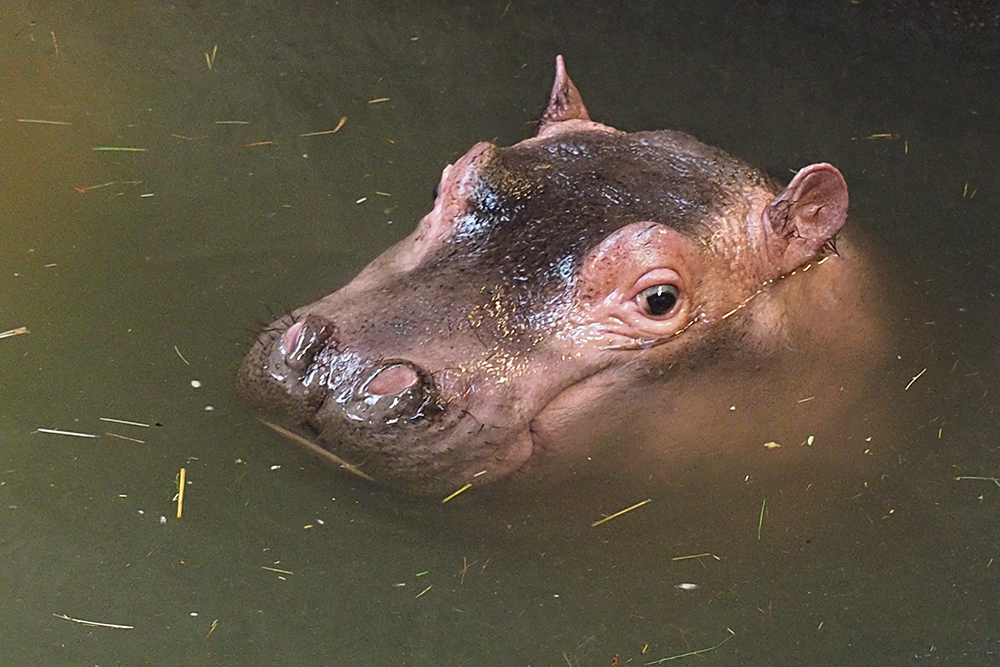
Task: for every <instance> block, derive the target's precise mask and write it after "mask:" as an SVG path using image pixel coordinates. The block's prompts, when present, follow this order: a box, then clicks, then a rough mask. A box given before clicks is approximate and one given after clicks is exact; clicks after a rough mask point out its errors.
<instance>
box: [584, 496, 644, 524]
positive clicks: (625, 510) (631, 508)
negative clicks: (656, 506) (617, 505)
mask: <svg viewBox="0 0 1000 667" xmlns="http://www.w3.org/2000/svg"><path fill="white" fill-rule="evenodd" d="M651 502H653V499H652V498H646V499H645V500H643V501H642V502H639V503H636V504H635V505H632V506H631V507H626V508H625V509H623V510H619V511H617V512H615V513H614V514H612V515H611V516H606V517H604V518H603V519H598V520H597V521H595V522H594V523H592V524H590V527H591V528H594V527H595V526H600V525H601V524H602V523H604V522H605V521H611V520H612V519H615V518H617V517H620V516H621V515H622V514H625V513H626V512H631V511H632V510H634V509H639V508H640V507H642V506H643V505H645V504H646V503H651Z"/></svg>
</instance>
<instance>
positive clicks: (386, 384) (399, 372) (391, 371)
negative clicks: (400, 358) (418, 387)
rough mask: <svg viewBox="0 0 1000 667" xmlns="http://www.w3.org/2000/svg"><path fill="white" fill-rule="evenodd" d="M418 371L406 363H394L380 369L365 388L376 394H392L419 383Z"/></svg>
mask: <svg viewBox="0 0 1000 667" xmlns="http://www.w3.org/2000/svg"><path fill="white" fill-rule="evenodd" d="M418 379H419V378H418V376H417V372H416V371H415V370H413V369H412V368H410V367H409V366H406V365H404V364H393V365H392V366H387V367H385V368H383V369H382V370H380V371H378V373H376V374H375V375H374V376H373V377H372V378H371V380H369V381H368V385H367V386H366V387H365V389H367V390H368V393H370V394H372V395H374V396H392V395H395V394H398V393H400V392H402V391H404V390H406V389H408V388H410V387H412V386H413V385H415V384H416V383H417V380H418Z"/></svg>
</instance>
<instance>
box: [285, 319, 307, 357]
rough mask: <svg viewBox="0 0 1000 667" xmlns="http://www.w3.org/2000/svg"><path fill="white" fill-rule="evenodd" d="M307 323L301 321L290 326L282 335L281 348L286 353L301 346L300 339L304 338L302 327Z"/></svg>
mask: <svg viewBox="0 0 1000 667" xmlns="http://www.w3.org/2000/svg"><path fill="white" fill-rule="evenodd" d="M304 326H305V325H304V324H303V323H302V322H301V321H300V322H296V323H295V324H293V325H292V326H290V327H288V331H286V332H285V335H284V336H282V337H281V350H282V352H284V353H285V354H286V355H287V354H289V353H291V352H292V351H293V350H295V349H296V348H297V347H298V346H299V339H300V338H302V328H303V327H304Z"/></svg>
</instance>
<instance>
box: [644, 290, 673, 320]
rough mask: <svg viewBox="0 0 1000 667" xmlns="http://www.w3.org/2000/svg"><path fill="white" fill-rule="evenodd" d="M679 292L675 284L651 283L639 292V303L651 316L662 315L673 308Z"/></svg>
mask: <svg viewBox="0 0 1000 667" xmlns="http://www.w3.org/2000/svg"><path fill="white" fill-rule="evenodd" d="M680 294H681V293H680V290H679V289H677V286H676V285H653V286H652V287H647V288H646V289H644V290H642V292H640V293H639V300H640V305H641V306H642V307H643V309H644V310H645V311H646V313H647V314H648V315H650V316H651V317H662V316H663V315H666V314H668V313H669V312H670V311H671V310H673V309H674V306H676V305H677V301H678V299H679V298H680Z"/></svg>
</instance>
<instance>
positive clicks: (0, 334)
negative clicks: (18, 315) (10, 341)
mask: <svg viewBox="0 0 1000 667" xmlns="http://www.w3.org/2000/svg"><path fill="white" fill-rule="evenodd" d="M26 333H30V332H29V331H28V327H17V328H15V329H8V330H7V331H0V338H13V337H14V336H23V335H24V334H26Z"/></svg>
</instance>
